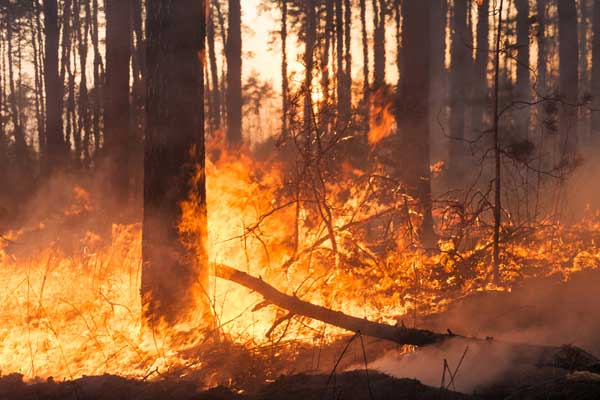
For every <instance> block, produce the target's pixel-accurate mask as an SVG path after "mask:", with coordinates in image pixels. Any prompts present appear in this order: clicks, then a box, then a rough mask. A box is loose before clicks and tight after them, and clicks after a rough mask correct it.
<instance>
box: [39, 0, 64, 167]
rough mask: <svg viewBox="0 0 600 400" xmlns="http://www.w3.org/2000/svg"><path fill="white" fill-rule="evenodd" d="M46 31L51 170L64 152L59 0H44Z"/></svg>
mask: <svg viewBox="0 0 600 400" xmlns="http://www.w3.org/2000/svg"><path fill="white" fill-rule="evenodd" d="M43 11H44V30H45V36H46V57H45V59H44V75H45V81H46V157H45V158H46V169H47V172H48V173H52V172H54V171H55V170H56V169H57V168H59V167H60V165H61V163H62V162H63V157H64V154H65V148H64V141H63V132H62V104H63V101H62V89H61V88H62V83H61V82H60V78H59V75H58V37H59V31H58V5H57V4H56V0H44V5H43Z"/></svg>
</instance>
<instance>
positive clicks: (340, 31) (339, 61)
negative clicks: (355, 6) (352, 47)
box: [335, 0, 347, 130]
mask: <svg viewBox="0 0 600 400" xmlns="http://www.w3.org/2000/svg"><path fill="white" fill-rule="evenodd" d="M335 37H336V48H335V52H336V65H337V68H336V69H337V76H336V82H337V117H338V124H337V128H338V130H340V129H342V128H343V126H344V124H346V121H347V115H346V112H345V111H346V110H345V102H346V88H345V85H346V77H345V74H344V9H343V0H335Z"/></svg>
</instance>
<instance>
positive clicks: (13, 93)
mask: <svg viewBox="0 0 600 400" xmlns="http://www.w3.org/2000/svg"><path fill="white" fill-rule="evenodd" d="M6 22H7V23H6V28H7V29H6V43H7V49H6V53H7V55H8V83H9V88H10V116H11V121H12V125H13V137H14V140H15V159H16V162H17V166H18V167H19V170H20V171H23V169H24V168H25V167H26V164H27V144H26V143H25V132H24V131H23V125H22V124H21V111H22V110H21V109H20V105H19V99H20V97H21V95H20V94H21V89H22V88H21V85H20V83H19V84H17V83H15V74H14V65H15V62H14V58H13V52H14V50H13V22H14V21H12V18H11V16H9V18H8V19H7V21H6ZM17 40H18V39H17Z"/></svg>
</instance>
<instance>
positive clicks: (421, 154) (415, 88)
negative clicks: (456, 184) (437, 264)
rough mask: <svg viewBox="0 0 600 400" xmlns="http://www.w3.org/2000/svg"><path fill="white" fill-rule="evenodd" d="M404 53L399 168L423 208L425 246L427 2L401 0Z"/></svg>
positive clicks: (429, 232)
mask: <svg viewBox="0 0 600 400" xmlns="http://www.w3.org/2000/svg"><path fill="white" fill-rule="evenodd" d="M402 11H403V15H404V30H403V38H402V39H403V40H402V41H403V43H404V48H403V51H404V56H405V58H404V59H405V60H406V62H404V63H403V66H402V72H403V73H402V75H401V77H400V83H399V88H400V93H401V96H399V98H398V114H399V115H398V121H399V126H400V132H401V133H402V143H403V146H402V152H403V154H404V157H406V158H407V159H406V164H405V167H404V168H403V169H404V170H405V171H404V174H405V176H406V183H407V185H408V187H409V188H410V189H411V191H412V192H413V194H414V195H415V197H416V198H417V199H418V200H419V202H420V204H421V208H422V210H423V222H422V224H421V229H420V232H419V233H420V239H421V242H422V243H423V244H424V246H425V247H432V246H434V245H435V234H434V232H433V217H432V204H431V172H430V169H429V165H430V145H429V141H430V138H429V86H430V73H429V72H430V66H429V65H430V61H431V54H430V46H431V41H430V37H429V35H430V29H429V21H430V3H429V2H428V1H422V0H404V2H403V8H402Z"/></svg>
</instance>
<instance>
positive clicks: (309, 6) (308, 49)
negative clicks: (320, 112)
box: [303, 0, 339, 152]
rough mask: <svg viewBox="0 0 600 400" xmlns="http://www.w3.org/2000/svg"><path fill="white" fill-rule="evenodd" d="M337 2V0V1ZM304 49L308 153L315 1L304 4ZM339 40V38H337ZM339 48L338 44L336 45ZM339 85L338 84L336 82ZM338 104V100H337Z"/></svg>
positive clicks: (314, 39)
mask: <svg viewBox="0 0 600 400" xmlns="http://www.w3.org/2000/svg"><path fill="white" fill-rule="evenodd" d="M338 1H339V0H338ZM305 15H306V22H305V29H306V35H305V49H304V67H305V71H304V72H305V75H304V92H305V93H304V110H303V119H304V121H303V122H304V135H305V151H306V152H309V151H310V144H311V141H312V139H311V136H312V135H311V131H312V117H313V116H312V113H313V108H312V107H313V103H312V72H313V66H314V65H313V64H314V49H315V45H316V40H317V27H316V12H315V0H307V1H306V2H305ZM338 38H339V37H338ZM338 46H339V44H338ZM338 84H339V82H338ZM338 102H339V99H338Z"/></svg>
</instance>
